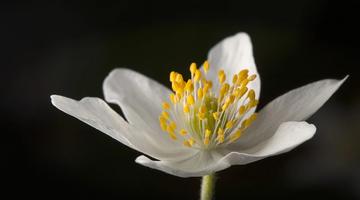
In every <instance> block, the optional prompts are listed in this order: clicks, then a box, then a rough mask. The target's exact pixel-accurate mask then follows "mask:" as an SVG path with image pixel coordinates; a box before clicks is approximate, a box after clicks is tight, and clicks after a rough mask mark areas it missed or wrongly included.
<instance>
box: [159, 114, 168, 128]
mask: <svg viewBox="0 0 360 200" xmlns="http://www.w3.org/2000/svg"><path fill="white" fill-rule="evenodd" d="M166 121H167V120H166V119H165V118H164V117H163V116H160V117H159V122H160V127H161V129H162V130H163V131H166V128H167V124H166Z"/></svg>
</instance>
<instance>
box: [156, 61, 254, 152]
mask: <svg viewBox="0 0 360 200" xmlns="http://www.w3.org/2000/svg"><path fill="white" fill-rule="evenodd" d="M210 67H211V63H210V62H208V61H205V62H204V63H203V64H202V68H197V64H196V63H191V65H190V67H189V70H190V75H191V76H190V77H189V78H186V76H183V75H182V74H180V73H178V72H175V71H172V72H171V73H170V75H169V79H170V83H171V88H172V90H173V92H172V93H171V94H170V95H169V100H168V101H164V102H162V105H161V107H162V109H163V111H162V112H161V113H160V115H159V126H160V128H161V130H162V131H164V132H166V133H167V134H168V136H169V138H170V139H172V140H174V141H175V142H178V141H179V142H181V144H182V145H184V146H185V147H188V148H198V149H213V148H220V147H222V146H224V145H228V144H230V143H234V142H236V141H237V140H239V139H240V138H241V137H242V135H243V133H244V132H245V130H246V129H247V128H248V127H249V126H250V125H251V124H252V123H253V122H254V121H255V120H256V113H254V110H255V109H256V106H257V105H258V103H259V100H258V99H256V98H257V96H256V93H255V90H254V89H252V87H251V84H250V83H251V82H252V81H254V80H256V78H257V76H256V74H250V71H249V70H248V69H243V70H241V71H239V72H238V73H236V74H234V75H232V76H231V77H229V80H228V79H227V77H226V73H225V71H224V70H222V69H220V70H219V71H217V72H216V73H217V79H216V80H209V79H207V78H208V77H207V76H209V75H210V73H211V69H213V68H210ZM212 81H217V83H216V84H214V85H213V82H212Z"/></svg>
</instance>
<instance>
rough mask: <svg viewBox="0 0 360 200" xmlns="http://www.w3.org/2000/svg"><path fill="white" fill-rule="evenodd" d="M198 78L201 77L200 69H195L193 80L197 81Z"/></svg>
mask: <svg viewBox="0 0 360 200" xmlns="http://www.w3.org/2000/svg"><path fill="white" fill-rule="evenodd" d="M200 79H201V71H200V70H198V69H197V70H196V71H195V76H194V80H195V82H198V81H199V80H200Z"/></svg>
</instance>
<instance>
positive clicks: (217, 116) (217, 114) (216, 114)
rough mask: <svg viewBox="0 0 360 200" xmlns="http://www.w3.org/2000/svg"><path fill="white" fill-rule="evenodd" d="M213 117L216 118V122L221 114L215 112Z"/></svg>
mask: <svg viewBox="0 0 360 200" xmlns="http://www.w3.org/2000/svg"><path fill="white" fill-rule="evenodd" d="M213 117H214V119H215V120H218V119H219V112H214V113H213Z"/></svg>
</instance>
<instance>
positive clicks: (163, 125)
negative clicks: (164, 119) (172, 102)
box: [160, 123, 167, 131]
mask: <svg viewBox="0 0 360 200" xmlns="http://www.w3.org/2000/svg"><path fill="white" fill-rule="evenodd" d="M160 127H161V130H163V131H166V129H167V125H166V124H164V123H160Z"/></svg>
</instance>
